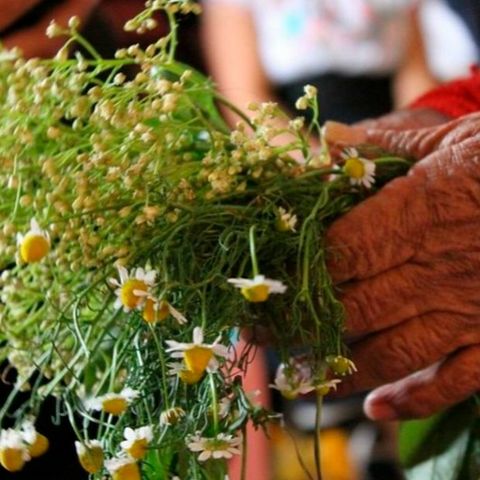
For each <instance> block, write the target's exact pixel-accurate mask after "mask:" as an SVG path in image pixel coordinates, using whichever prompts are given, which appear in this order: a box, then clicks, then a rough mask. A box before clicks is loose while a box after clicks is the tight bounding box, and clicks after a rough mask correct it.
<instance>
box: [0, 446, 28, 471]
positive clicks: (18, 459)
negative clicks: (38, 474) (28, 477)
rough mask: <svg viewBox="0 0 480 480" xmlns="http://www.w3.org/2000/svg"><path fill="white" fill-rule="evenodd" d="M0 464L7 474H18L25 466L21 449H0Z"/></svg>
mask: <svg viewBox="0 0 480 480" xmlns="http://www.w3.org/2000/svg"><path fill="white" fill-rule="evenodd" d="M0 464H1V465H2V467H3V468H4V469H5V470H8V471H9V472H19V471H20V470H21V469H22V468H23V466H24V465H25V458H24V456H23V449H21V448H2V449H1V450H0Z"/></svg>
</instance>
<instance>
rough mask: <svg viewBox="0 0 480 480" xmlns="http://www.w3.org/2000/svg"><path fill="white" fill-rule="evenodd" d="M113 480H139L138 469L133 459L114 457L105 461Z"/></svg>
mask: <svg viewBox="0 0 480 480" xmlns="http://www.w3.org/2000/svg"><path fill="white" fill-rule="evenodd" d="M105 468H106V469H107V470H108V472H109V473H110V475H111V476H112V479H113V480H141V474H140V468H138V464H137V462H136V460H135V459H134V458H131V457H115V458H111V459H109V460H106V461H105Z"/></svg>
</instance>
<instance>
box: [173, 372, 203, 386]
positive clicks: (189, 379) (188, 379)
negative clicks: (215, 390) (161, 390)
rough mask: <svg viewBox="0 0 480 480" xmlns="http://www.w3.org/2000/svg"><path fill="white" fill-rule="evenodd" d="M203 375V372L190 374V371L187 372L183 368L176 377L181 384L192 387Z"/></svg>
mask: <svg viewBox="0 0 480 480" xmlns="http://www.w3.org/2000/svg"><path fill="white" fill-rule="evenodd" d="M203 373H204V372H192V371H191V370H187V369H186V368H185V369H183V370H181V371H180V372H179V373H178V376H179V378H180V380H181V381H182V382H183V383H186V384H187V385H193V384H195V383H198V382H199V381H200V380H201V379H202V377H203Z"/></svg>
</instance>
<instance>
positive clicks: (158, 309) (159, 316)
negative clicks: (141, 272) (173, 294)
mask: <svg viewBox="0 0 480 480" xmlns="http://www.w3.org/2000/svg"><path fill="white" fill-rule="evenodd" d="M169 315H171V316H172V317H173V318H174V319H175V320H176V321H177V322H178V323H179V325H184V324H186V323H187V319H186V318H185V317H184V316H183V315H182V314H181V313H180V312H179V311H178V310H177V309H175V308H174V307H172V305H171V304H170V303H168V302H166V301H165V300H158V299H156V298H154V297H152V296H148V297H147V299H146V301H145V306H144V308H143V319H144V320H145V321H146V322H148V323H157V322H161V321H163V320H165V319H166V318H167V317H168V316H169Z"/></svg>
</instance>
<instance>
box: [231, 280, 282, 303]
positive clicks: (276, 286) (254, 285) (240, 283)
mask: <svg viewBox="0 0 480 480" xmlns="http://www.w3.org/2000/svg"><path fill="white" fill-rule="evenodd" d="M227 282H228V283H231V284H232V285H233V286H234V287H236V288H239V289H240V292H241V293H242V295H243V296H244V297H245V298H246V299H247V300H248V301H249V302H254V303H258V302H265V301H266V300H267V299H268V297H269V295H270V294H272V293H285V290H287V286H286V285H284V284H283V283H282V282H280V281H279V280H272V279H270V278H265V276H264V275H255V277H254V278H253V279H249V278H229V279H228V280H227Z"/></svg>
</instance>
